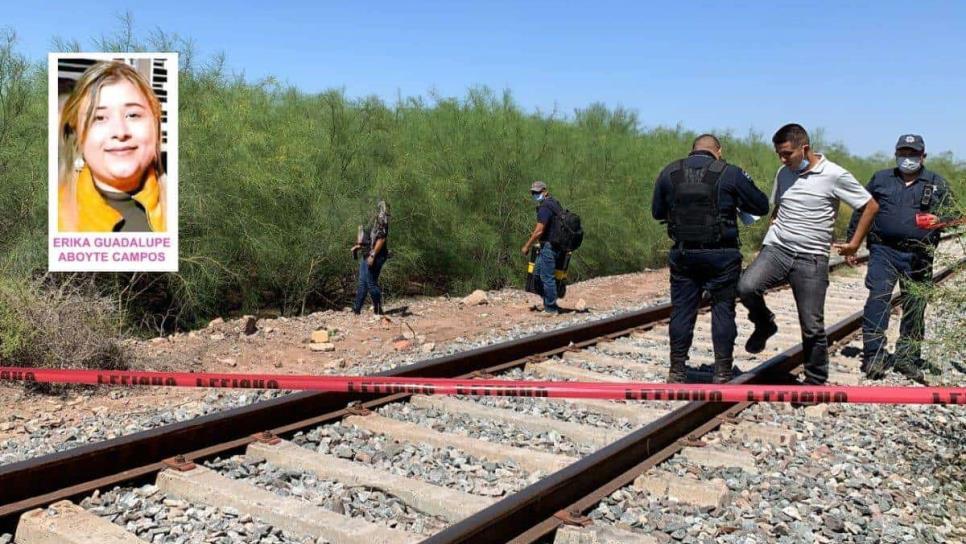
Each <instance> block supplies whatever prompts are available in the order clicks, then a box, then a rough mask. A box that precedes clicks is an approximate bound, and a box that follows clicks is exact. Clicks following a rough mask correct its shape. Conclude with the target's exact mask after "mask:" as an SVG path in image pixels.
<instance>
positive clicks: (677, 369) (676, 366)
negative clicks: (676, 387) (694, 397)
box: [667, 358, 688, 383]
mask: <svg viewBox="0 0 966 544" xmlns="http://www.w3.org/2000/svg"><path fill="white" fill-rule="evenodd" d="M687 381H688V360H687V359H675V358H671V369H670V370H668V373H667V383H687Z"/></svg>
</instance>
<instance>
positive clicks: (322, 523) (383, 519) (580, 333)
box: [0, 244, 961, 544]
mask: <svg viewBox="0 0 966 544" xmlns="http://www.w3.org/2000/svg"><path fill="white" fill-rule="evenodd" d="M952 245H953V246H955V247H956V251H958V252H959V253H958V254H961V247H959V246H958V245H957V244H952ZM865 295H866V291H865V289H864V287H863V286H862V277H861V276H859V275H855V274H851V275H850V274H844V275H833V276H832V281H831V285H830V287H829V292H828V297H827V300H826V320H827V322H829V323H834V325H832V326H830V327H829V339H830V343H831V342H834V341H839V340H842V339H843V338H846V337H847V336H848V335H849V334H851V333H852V332H853V331H854V330H855V329H856V327H857V326H858V323H859V321H858V319H859V316H857V315H856V312H857V311H858V312H860V311H861V305H862V303H863V302H864V299H865ZM768 298H769V305H770V307H771V308H772V309H773V310H774V311H775V313H776V319H777V321H778V323H779V326H780V333H779V335H777V336H776V337H773V339H772V340H771V342H770V343H769V348H768V350H767V351H766V352H764V353H762V354H759V355H757V356H749V355H747V354H744V353H743V351H742V350H741V349H740V348H739V349H736V361H735V364H736V365H737V366H738V367H739V368H740V369H742V370H745V371H748V372H746V373H745V374H743V375H741V376H740V377H739V378H737V382H739V383H772V380H778V379H782V378H783V377H787V376H788V373H789V372H790V371H793V370H794V369H795V368H796V367H797V366H799V364H800V357H801V351H800V345H798V344H797V342H798V341H799V338H800V337H799V329H798V323H797V314H796V313H795V308H794V302H793V301H792V299H791V294H790V292H789V291H788V290H779V291H775V292H773V293H770V294H769V296H768ZM669 313H670V307H669V305H661V306H658V307H654V308H650V309H647V310H642V311H638V312H633V313H629V314H624V315H620V316H616V317H613V318H609V319H606V320H601V321H597V322H591V323H587V324H582V325H578V326H574V327H570V328H567V329H561V330H556V331H552V332H550V333H547V334H544V335H539V336H535V337H530V338H525V339H521V340H517V341H513V342H509V343H505V344H499V345H494V346H489V347H486V348H481V349H478V350H473V351H470V352H465V353H461V354H457V355H453V356H449V357H444V358H440V359H436V360H433V361H429V362H425V363H420V364H417V365H413V366H410V367H406V368H402V369H397V370H395V371H392V372H387V373H385V375H397V376H424V377H457V376H466V375H471V374H473V373H476V374H477V375H486V374H495V375H499V376H500V377H503V376H506V377H509V378H514V379H548V378H551V379H563V380H580V381H594V380H599V381H614V380H616V381H624V380H636V381H663V379H664V377H665V375H666V372H667V366H666V358H667V355H666V354H667V351H668V350H667V345H666V341H667V339H666V332H665V329H664V328H663V327H659V325H660V324H661V322H662V320H664V319H666V318H667V317H668V315H669ZM749 333H750V325H747V324H745V323H743V322H742V320H739V339H738V345H739V346H740V345H742V344H743V341H744V339H745V338H746V337H747V335H748V334H749ZM690 364H691V366H692V367H695V366H696V365H699V364H701V365H703V366H702V367H701V368H698V369H697V370H696V371H695V372H694V373H693V375H692V376H691V377H692V378H693V379H695V380H702V381H708V380H709V379H710V370H711V365H712V364H713V355H712V352H711V342H710V318H709V316H708V315H707V314H706V313H705V314H702V315H701V316H700V317H699V321H698V325H697V327H696V332H695V342H694V346H693V347H692V351H691V363H690ZM857 366H858V363H857V359H848V358H844V357H839V356H836V357H834V358H833V360H832V368H831V373H830V382H831V383H839V384H852V383H857V380H858V377H859V371H858V368H857ZM400 401H408V402H400ZM751 406H752V404H751V403H739V404H723V403H715V404H712V403H683V402H665V403H660V404H655V403H649V404H644V405H639V404H627V403H623V402H610V401H580V400H572V401H571V400H567V401H564V400H552V401H550V400H547V399H519V398H482V399H480V398H476V399H465V398H448V397H423V396H408V395H392V396H382V397H376V396H373V395H350V394H329V393H326V394H317V393H296V394H292V395H288V396H285V397H281V398H277V399H273V400H271V401H266V402H262V403H259V404H256V405H252V406H248V407H244V408H238V409H234V410H231V411H228V412H224V413H220V414H215V415H211V416H206V417H203V418H198V419H196V420H193V421H190V422H184V423H179V424H175V425H170V426H167V427H163V428H159V429H154V430H149V431H144V432H141V433H136V434H134V435H130V436H126V437H121V438H118V439H115V440H110V441H107V442H102V443H98V444H92V445H89V446H84V447H80V448H76V449H74V450H69V451H66V452H60V453H56V454H51V455H47V456H44V457H40V458H37V459H32V460H28V461H24V462H20V463H14V464H11V465H7V466H0V533H3V532H4V531H10V532H13V531H14V530H19V533H18V537H17V538H18V542H21V541H22V542H42V541H46V542H50V541H58V540H49V538H50V535H52V534H56V532H57V531H65V529H64V528H65V527H67V529H66V531H67V532H68V533H70V534H71V535H72V536H74V537H77V536H78V533H79V531H78V529H77V528H78V527H79V525H77V524H78V523H81V524H83V525H82V526H83V527H85V529H84V530H83V532H85V533H89V535H90V538H89V539H88V540H86V541H85V540H78V542H107V541H109V540H108V539H109V538H113V537H111V536H109V535H111V534H113V535H115V536H116V537H117V538H119V539H121V540H117V542H126V541H128V540H123V539H129V540H130V541H131V542H138V541H140V540H138V537H137V536H135V534H137V535H138V536H141V537H142V538H143V540H145V541H154V542H195V541H199V542H209V541H211V542H244V541H267V542H272V541H274V542H303V541H304V542H315V541H316V539H320V540H319V541H321V542H366V543H367V544H370V543H375V542H417V541H425V542H428V543H443V542H511V541H513V542H535V541H549V539H552V538H556V539H558V541H560V542H575V543H576V542H596V541H601V542H603V541H613V542H650V541H651V540H648V538H649V537H648V536H647V535H644V534H642V533H640V532H636V533H635V532H629V531H628V530H627V529H626V527H624V528H622V527H620V526H619V525H621V524H620V523H615V524H613V525H614V526H612V527H611V526H608V524H607V523H601V522H606V521H607V520H606V516H598V523H596V524H595V525H594V528H578V527H580V526H581V525H583V524H585V522H586V521H587V519H586V518H584V517H583V515H584V514H585V513H588V512H591V511H593V510H594V508H595V507H598V505H600V504H602V503H601V501H602V500H603V499H607V498H608V497H611V495H612V494H614V493H617V492H621V490H634V493H644V494H647V495H651V496H656V497H662V498H663V499H673V500H674V501H676V502H684V503H691V504H694V505H695V506H696V507H699V508H708V507H714V506H720V505H721V504H722V501H724V500H725V497H727V496H729V494H730V493H731V490H729V489H727V486H726V485H725V487H724V488H723V487H722V486H723V485H724V484H723V483H722V482H721V481H713V482H706V481H702V480H701V479H699V478H694V477H691V478H687V477H682V476H680V474H672V473H669V472H667V471H663V470H662V469H661V468H660V467H658V465H659V464H660V463H662V462H664V461H666V460H669V459H672V458H673V459H672V461H671V463H672V464H674V463H676V465H675V466H677V467H678V471H677V472H678V473H682V472H683V473H691V474H694V473H700V471H701V470H702V467H704V468H707V467H718V468H719V469H727V470H738V471H745V472H749V473H753V472H754V471H755V466H754V458H753V457H751V456H749V455H748V454H743V453H742V450H740V449H734V448H731V449H729V448H727V447H725V446H722V445H720V444H729V442H728V440H729V439H728V438H727V437H732V438H734V437H737V439H739V440H746V441H747V440H751V441H754V442H756V443H766V444H770V445H771V446H775V447H784V446H788V445H790V444H791V443H792V442H794V440H795V436H794V434H793V433H789V432H788V431H787V430H784V429H782V428H781V427H779V426H774V425H763V424H761V423H753V422H749V421H740V420H738V419H737V416H738V415H739V414H742V412H743V411H745V410H747V409H748V408H749V407H751ZM822 409H823V408H816V411H821V410H822ZM750 412H753V411H750ZM764 419H767V418H764ZM260 431H261V432H260ZM264 431H267V432H264ZM253 433H256V434H253ZM707 433H712V434H710V435H708V438H707V439H706V440H702V439H701V438H700V437H701V436H702V435H706V434H707ZM708 441H710V442H716V443H720V444H719V445H712V446H708ZM361 444H365V447H363V446H362V445H361ZM407 456H408V458H414V457H415V458H420V459H424V460H425V464H426V465H428V466H429V467H430V468H429V469H427V470H426V471H424V472H420V468H419V463H410V464H409V466H408V467H407V468H406V469H405V470H404V469H402V468H400V467H398V466H395V464H396V462H397V460H398V459H400V458H401V457H403V458H405V457H407ZM440 456H446V457H448V458H450V459H454V458H455V459H456V462H455V465H454V463H450V464H447V465H445V466H444V465H443V464H440V463H436V464H434V463H433V462H432V461H433V459H435V458H438V457H440ZM729 463H730V464H729ZM453 466H458V467H460V468H459V470H455V469H452V467H453ZM414 467H415V468H414ZM446 467H450V468H446ZM655 467H657V468H655ZM466 475H469V476H466ZM279 482H281V483H279ZM115 486H121V490H118V491H111V489H113V488H114V487H115ZM125 490H127V491H125ZM624 492H628V491H624ZM112 494H113V495H112ZM109 495H110V496H111V497H114V498H117V497H120V496H123V497H124V501H126V503H129V505H130V504H134V503H135V502H136V503H137V505H136V506H137V507H142V506H144V507H146V508H147V509H148V510H151V511H153V512H154V516H153V517H154V519H155V520H156V523H153V524H152V523H140V525H138V523H136V522H132V523H130V524H126V523H125V519H124V514H123V512H121V511H120V510H123V508H121V509H120V510H118V509H117V508H113V509H112V505H111V503H110V501H108V500H107V497H108V496H109ZM132 497H133V499H132ZM65 500H73V501H74V503H77V504H80V505H81V506H75V505H74V504H72V503H65V502H61V501H65ZM124 501H122V502H124ZM367 501H376V502H379V503H380V504H385V505H387V506H386V507H385V508H382V509H376V510H381V511H376V512H371V511H369V510H372V509H369V510H366V509H365V508H362V507H360V503H362V504H364V503H366V502H367ZM52 504H56V505H55V506H50V505H52ZM114 506H116V504H115V505H114ZM122 506H123V505H122ZM45 507H48V508H47V509H46V510H43V508H45ZM38 508H40V509H41V510H35V509H38ZM131 508H134V506H131ZM192 511H194V519H195V520H197V519H200V518H199V517H198V516H200V515H202V514H199V513H198V512H199V511H200V512H202V513H203V514H204V515H206V516H208V518H211V519H212V520H215V519H216V518H221V519H224V518H228V519H231V520H236V521H238V523H240V524H242V525H246V524H249V525H252V526H254V527H255V528H254V529H253V530H254V531H255V532H254V533H252V532H247V533H244V535H247V536H244V535H243V534H242V533H237V532H232V531H231V530H230V529H218V528H216V529H214V530H213V531H212V532H213V533H215V534H214V535H206V536H203V537H199V535H197V534H190V533H189V532H188V531H189V529H187V527H189V525H190V524H189V523H187V522H188V521H190V520H188V519H187V518H189V517H192V516H191V515H189V513H190V512H192ZM363 512H364V514H360V513H363ZM24 514H26V515H24ZM97 514H100V515H101V516H102V517H98V515H97ZM353 514H355V515H353ZM21 515H24V516H23V518H22V521H21ZM182 518H185V519H184V520H182ZM109 519H110V520H113V521H115V523H114V524H112V523H110V521H107V520H109ZM18 521H19V522H20V525H19V528H18V527H17V523H18ZM618 521H620V520H618ZM212 523H213V524H215V525H217V523H216V522H215V521H212ZM152 525H153V526H152ZM623 525H627V524H626V523H624V524H623ZM122 526H125V527H122ZM269 526H270V527H269ZM101 530H103V531H105V532H104V533H98V532H97V531H101ZM259 531H261V532H259ZM283 531H284V533H283ZM218 533H221V534H218ZM253 534H257V535H259V536H258V538H257V539H255V540H252V538H253V537H252V535H253ZM32 535H35V536H32ZM66 536H67V535H61V536H60V537H56V538H60V539H61V541H66V540H63V539H64V538H66ZM34 538H39V539H40V540H34ZM43 538H48V540H43ZM198 538H200V540H199V539H198ZM246 539H247V540H246ZM594 539H597V540H594ZM608 539H609V540H608ZM112 542H113V541H112Z"/></svg>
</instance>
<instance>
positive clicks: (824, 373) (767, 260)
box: [738, 245, 828, 384]
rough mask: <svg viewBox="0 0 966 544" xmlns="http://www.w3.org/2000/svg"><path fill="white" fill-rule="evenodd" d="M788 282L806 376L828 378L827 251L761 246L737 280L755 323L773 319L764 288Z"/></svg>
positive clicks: (816, 380)
mask: <svg viewBox="0 0 966 544" xmlns="http://www.w3.org/2000/svg"><path fill="white" fill-rule="evenodd" d="M786 281H787V282H788V283H789V284H790V285H791V287H792V295H793V296H794V297H795V306H796V307H797V308H798V324H799V325H800V326H801V328H802V351H803V352H804V361H805V365H804V366H805V379H806V381H808V382H809V383H814V384H822V383H825V382H826V381H828V337H827V336H826V335H825V292H826V291H827V290H828V255H817V254H812V253H796V252H794V251H791V250H788V249H785V248H783V247H779V246H772V245H768V246H764V247H763V248H761V252H760V253H758V257H756V258H755V260H754V262H752V263H751V265H749V266H748V268H747V269H746V270H745V273H744V274H742V276H741V280H740V281H739V282H738V296H739V297H740V298H741V303H742V304H744V305H745V307H746V308H748V318H749V319H750V320H751V322H752V323H754V324H755V325H756V326H761V325H764V324H765V323H767V322H769V321H771V320H773V319H774V318H775V314H773V313H771V311H770V310H769V309H768V306H766V305H765V291H767V290H768V289H771V288H772V287H778V286H779V285H781V284H783V283H785V282H786Z"/></svg>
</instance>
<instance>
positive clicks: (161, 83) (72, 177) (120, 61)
mask: <svg viewBox="0 0 966 544" xmlns="http://www.w3.org/2000/svg"><path fill="white" fill-rule="evenodd" d="M48 68H49V70H50V81H49V83H50V112H49V117H50V126H51V129H50V130H51V134H50V153H51V155H52V157H51V161H50V178H51V181H50V184H51V187H50V203H49V204H50V229H49V230H50V235H51V238H52V244H51V247H52V251H53V250H54V249H89V248H90V245H91V243H92V242H96V243H97V244H98V247H101V248H108V247H110V248H117V247H124V248H135V249H136V248H144V247H153V248H157V247H162V248H171V246H172V245H173V246H174V247H175V248H176V240H175V241H174V242H173V241H172V239H171V238H167V239H166V243H165V244H161V245H159V241H155V242H153V243H150V244H147V246H146V245H145V244H143V243H140V242H137V243H124V244H120V243H117V242H116V241H115V242H113V243H105V242H103V241H100V242H98V241H97V240H93V239H91V238H89V237H82V238H77V239H75V240H70V239H63V238H62V239H56V238H57V237H58V236H59V235H66V234H70V233H77V234H85V233H115V234H135V233H154V234H162V233H163V234H170V235H172V237H176V236H177V168H176V161H177V150H176V149H175V145H176V142H177V120H176V118H177V70H178V62H177V55H176V54H174V53H51V54H50V55H49V66H48ZM116 238H124V237H123V236H116ZM75 243H76V244H77V245H75ZM152 255H154V254H152ZM176 255H177V253H176V252H175V254H174V255H172V256H168V258H166V259H164V260H165V261H167V267H170V266H171V259H174V261H175V266H176V260H177V259H176ZM74 257H77V258H79V259H82V260H84V261H89V262H92V263H94V264H95V265H96V264H97V263H99V262H102V261H104V260H105V259H106V260H109V261H115V259H114V258H112V257H110V256H108V257H104V256H103V255H100V256H93V255H92V256H83V255H74V256H62V255H58V260H59V261H60V262H64V261H65V260H66V259H70V260H69V261H67V262H68V263H73V264H70V265H68V267H69V268H70V269H76V265H77V264H79V263H77V262H76V260H74ZM116 257H117V258H118V259H121V258H123V259H125V261H124V262H123V264H120V263H118V264H119V265H120V266H119V267H118V268H117V269H125V270H131V269H132V267H135V268H136V267H137V266H138V265H136V264H133V263H132V262H131V261H132V260H136V261H141V260H144V261H147V262H149V263H150V262H154V263H155V265H156V264H157V259H159V258H160V255H159V254H158V255H154V257H153V258H148V257H147V256H144V255H139V256H136V257H132V256H130V255H121V254H118V255H116ZM54 262H55V261H54V258H53V255H52V256H51V264H52V265H54ZM155 265H151V264H149V265H148V266H147V268H145V270H149V269H156V268H155ZM53 268H59V267H57V266H56V265H54V266H52V269H53ZM94 268H95V269H98V270H103V269H112V268H113V267H110V266H107V267H104V266H95V267H94Z"/></svg>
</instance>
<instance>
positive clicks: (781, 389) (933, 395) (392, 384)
mask: <svg viewBox="0 0 966 544" xmlns="http://www.w3.org/2000/svg"><path fill="white" fill-rule="evenodd" d="M4 381H9V382H34V383H60V384H90V385H109V386H122V387H130V386H133V387H140V386H149V387H150V386H162V387H210V388H222V389H290V390H304V391H321V392H331V393H369V394H383V395H384V394H393V393H412V394H419V395H481V396H493V397H534V398H540V397H547V398H570V399H610V400H679V401H710V402H744V401H753V402H845V403H864V404H966V388H964V387H851V386H850V387H844V386H806V385H797V386H796V385H790V386H789V385H731V384H722V385H717V384H715V385H712V384H663V383H644V382H624V383H613V382H609V383H600V382H546V381H509V380H475V379H444V378H394V377H382V376H304V375H302V376H299V375H296V376H284V375H270V374H209V373H194V372H137V371H114V372H109V371H102V370H51V369H40V368H15V367H0V382H4Z"/></svg>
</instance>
